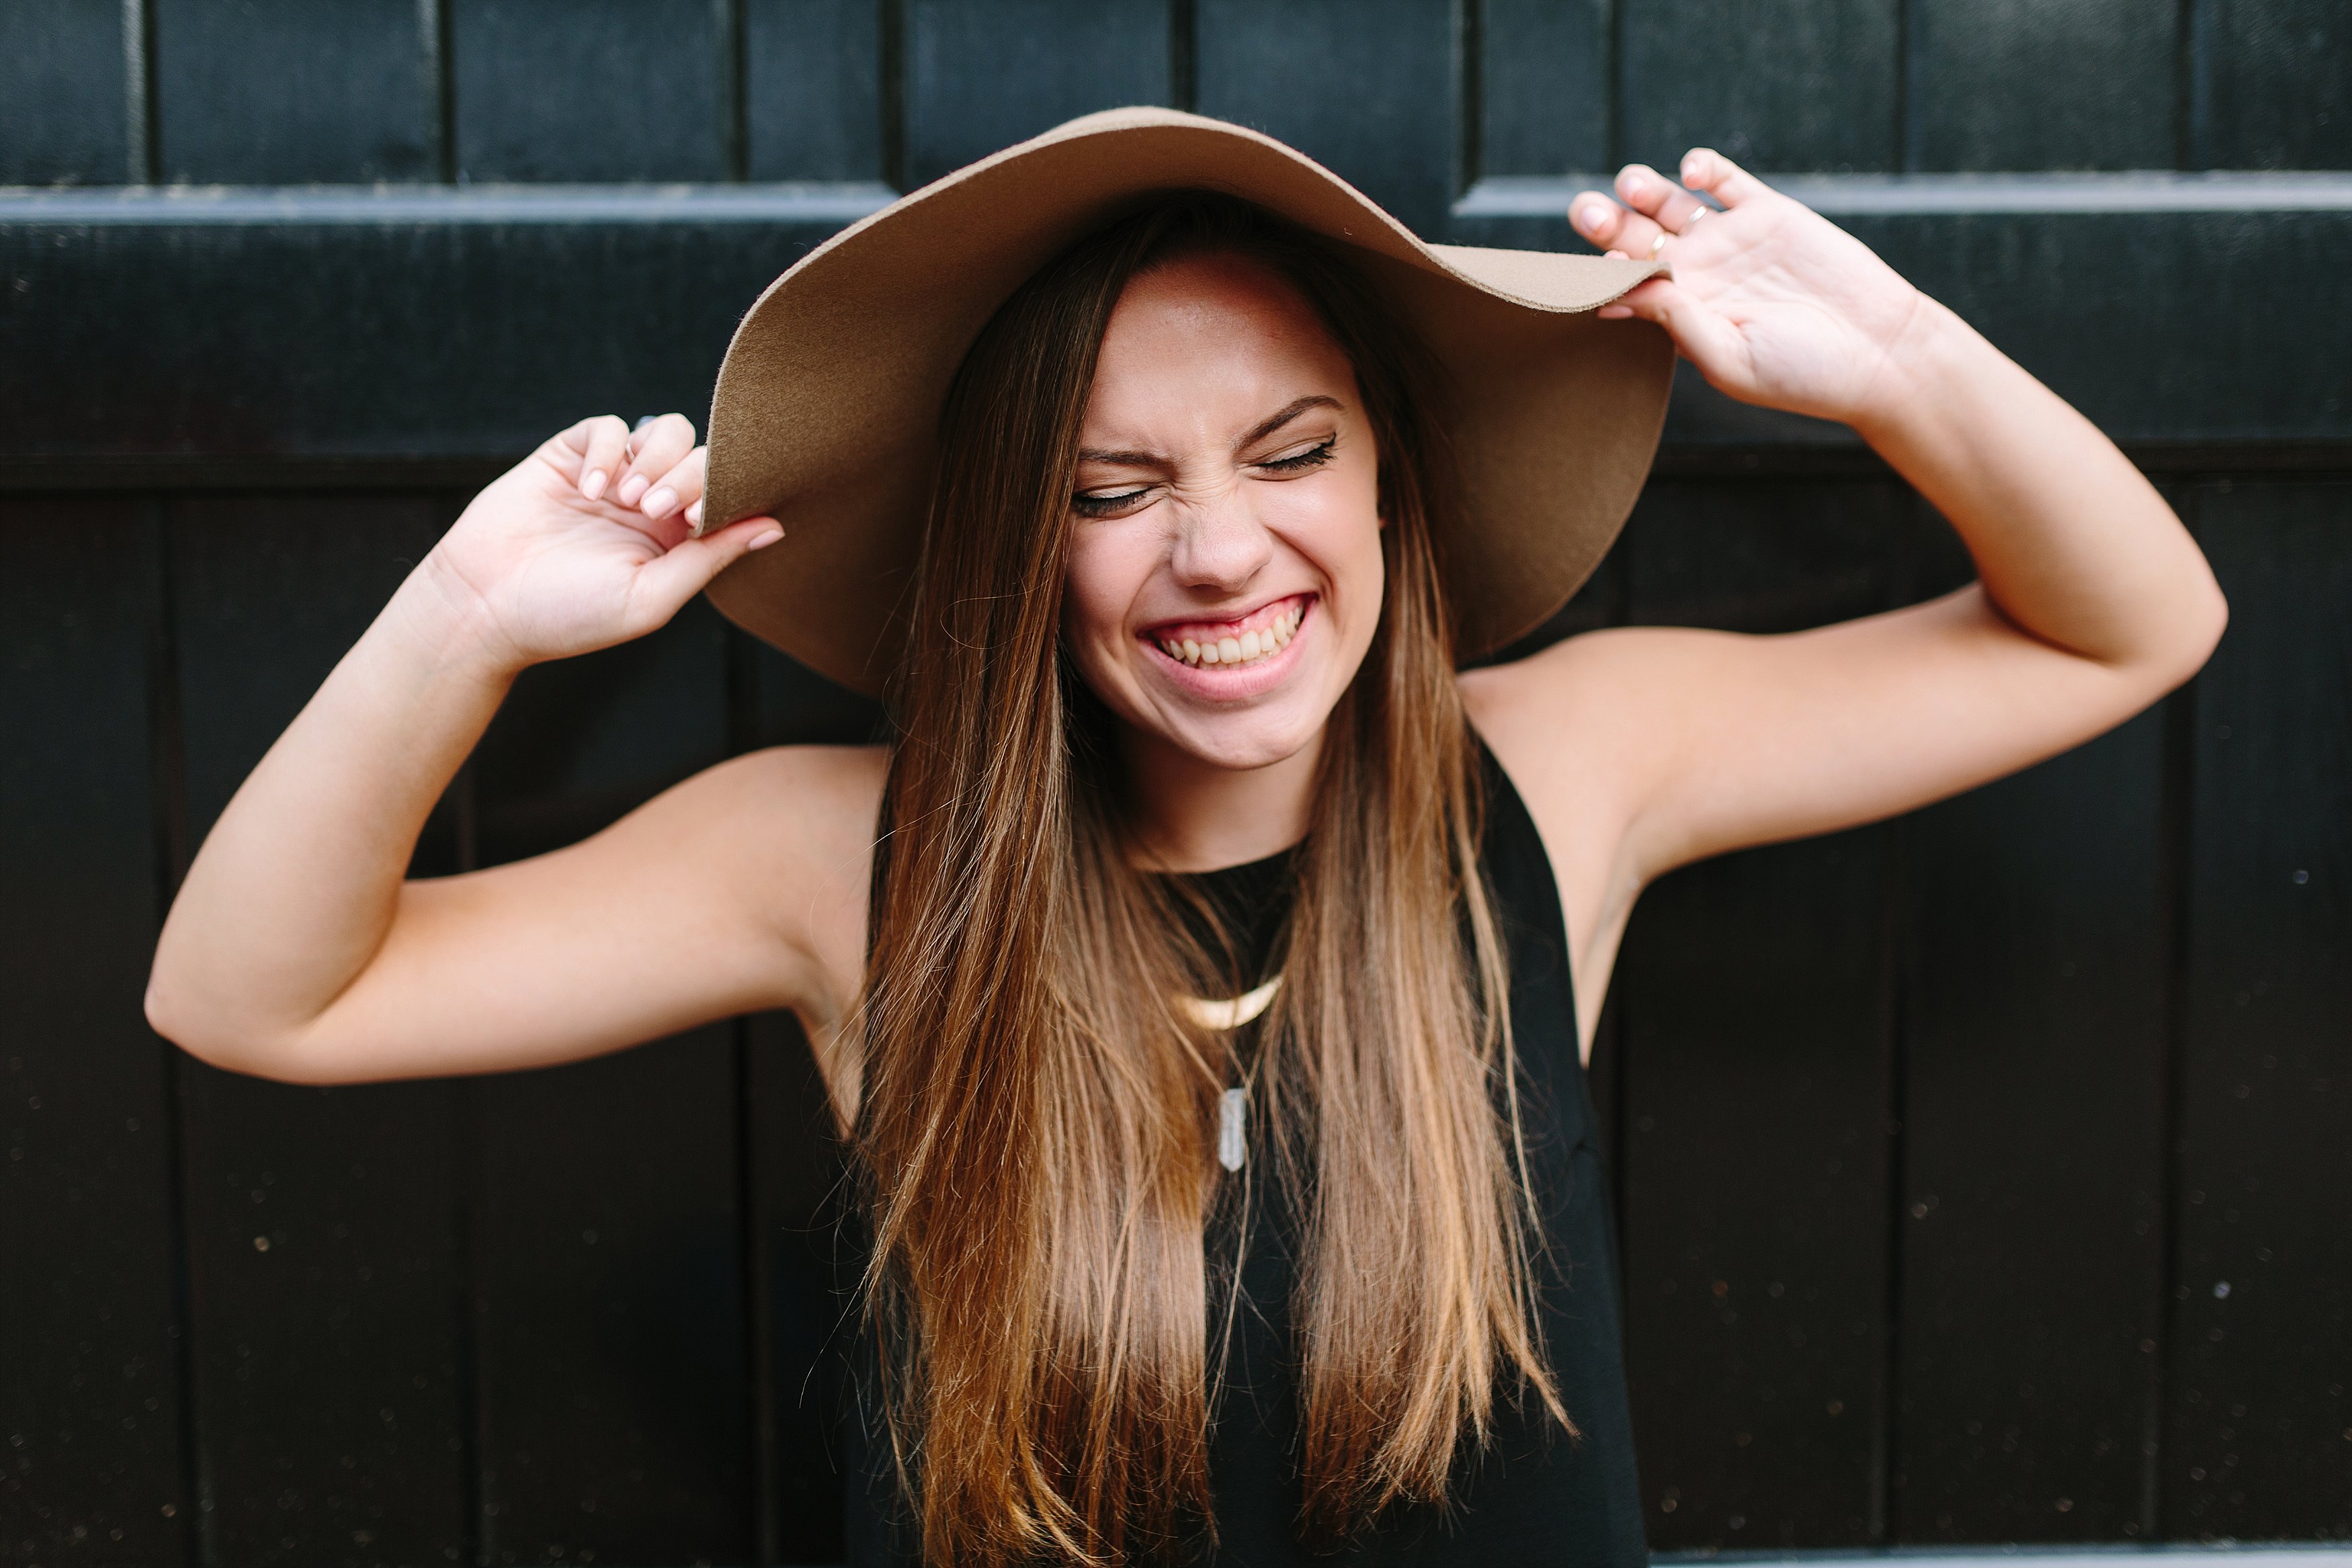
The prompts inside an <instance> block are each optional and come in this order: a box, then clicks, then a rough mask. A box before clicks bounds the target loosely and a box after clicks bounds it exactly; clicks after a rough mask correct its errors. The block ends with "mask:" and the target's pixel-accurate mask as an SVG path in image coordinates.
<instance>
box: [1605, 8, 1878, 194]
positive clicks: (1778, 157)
mask: <svg viewBox="0 0 2352 1568" xmlns="http://www.w3.org/2000/svg"><path fill="white" fill-rule="evenodd" d="M1620 25H1621V26H1622V28H1623V38H1622V46H1621V47H1622V51H1623V72H1624V75H1623V78H1622V89H1621V91H1622V107H1621V110H1620V112H1621V114H1622V117H1623V121H1624V128H1625V156H1626V157H1627V158H1629V159H1639V160H1644V161H1646V162H1651V163H1653V164H1654V165H1656V166H1657V167H1658V168H1660V169H1662V170H1664V171H1666V172H1669V173H1671V172H1673V171H1674V169H1675V165H1676V162H1678V161H1679V160H1680V159H1681V157H1682V155H1683V154H1684V152H1687V151H1688V150H1689V149H1691V148H1693V147H1699V146H1706V147H1713V148H1715V149H1717V151H1718V152H1723V153H1725V154H1726V155H1727V156H1729V157H1731V158H1733V159H1736V160H1737V161H1738V162H1741V163H1744V164H1746V165H1747V166H1748V168H1750V169H1753V170H1756V171H1758V172H1767V173H1791V172H1798V171H1807V172H1811V171H1830V172H1844V171H1856V172H1874V171H1881V170H1890V169H1893V168H1894V167H1895V157H1896V147H1895V141H1896V135H1895V131H1896V128H1895V72H1896V70H1897V68H1898V64H1897V61H1896V58H1895V32H1896V28H1895V0H1809V3H1808V4H1805V5H1747V4H1744V3H1743V0H1626V10H1625V16H1624V19H1623V21H1622V23H1621V24H1620Z"/></svg>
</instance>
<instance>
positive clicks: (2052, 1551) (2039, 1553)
mask: <svg viewBox="0 0 2352 1568" xmlns="http://www.w3.org/2000/svg"><path fill="white" fill-rule="evenodd" d="M2149 1558H2158V1559H2161V1560H2163V1561H2164V1562H2166V1563H2180V1562H2182V1561H2184V1560H2187V1561H2189V1562H2206V1563H2211V1564H2212V1565H2213V1568H2352V1549H2347V1547H2345V1546H2343V1545H2341V1544H2339V1543H2336V1542H2319V1541H2315V1542H2261V1543H2259V1544H2251V1543H2241V1542H2212V1543H2206V1542H2198V1543H2193V1544H2191V1543H2182V1544H2170V1543H2159V1544H2156V1545H2148V1546H2142V1545H2139V1544H2137V1543H2134V1542H2112V1543H2107V1544H2102V1545H2093V1546H1994V1547H1976V1548H1973V1549H1958V1550H1955V1549H1953V1548H1951V1547H1938V1546H1919V1547H1903V1546H1898V1547H1895V1548H1892V1549H1889V1550H1885V1551H1877V1550H1866V1549H1864V1550H1854V1551H1846V1552H1654V1553H1652V1554H1651V1558H1650V1561H1651V1562H1653V1563H1756V1564H1765V1563H1791V1564H1795V1563H1838V1564H1851V1565H1854V1568H1862V1565H1864V1564H1868V1563H1901V1564H1904V1565H1905V1568H1910V1565H1912V1564H1917V1565H1918V1568H2017V1565H2018V1564H2019V1563H2021V1562H2031V1563H2050V1564H2052V1565H2053V1568H2055V1565H2056V1564H2060V1563H2066V1562H2069V1561H2074V1560H2083V1559H2088V1560H2090V1561H2093V1562H2098V1563H2116V1562H2117V1561H2118V1560H2120V1561H2122V1562H2126V1563H2128V1562H2137V1561H2141V1560H2145V1559H2149Z"/></svg>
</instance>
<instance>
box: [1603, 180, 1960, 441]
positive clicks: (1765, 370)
mask: <svg viewBox="0 0 2352 1568" xmlns="http://www.w3.org/2000/svg"><path fill="white" fill-rule="evenodd" d="M1682 179H1683V183H1682V184H1680V185H1677V184H1675V183H1674V182H1673V181H1671V180H1668V179H1667V178H1665V176H1664V175H1662V174H1660V173H1659V172H1657V171H1656V170H1654V169H1653V168H1651V167H1649V166H1648V165H1647V164H1644V163H1629V164H1627V165H1626V166H1625V168H1624V170H1623V172H1621V173H1619V174H1618V176H1617V192H1616V194H1617V198H1618V199H1617V200H1616V201H1612V200H1611V199H1610V198H1609V197H1607V196H1605V195H1602V194H1601V193H1600V192H1598V191H1585V192H1580V193H1578V195H1577V197H1576V199H1575V200H1574V201H1573V202H1572V203H1570V205H1569V216H1570V221H1571V222H1572V223H1574V224H1575V225H1576V228H1577V231H1578V232H1579V233H1580V234H1581V235H1584V236H1585V237H1586V238H1587V239H1589V240H1591V242H1592V243H1593V244H1595V245H1597V246H1601V247H1602V248H1604V249H1606V250H1607V251H1609V252H1610V253H1611V254H1612V255H1625V256H1634V257H1642V256H1650V255H1657V256H1663V257H1664V259H1665V260H1666V261H1668V262H1670V263H1672V264H1673V266H1674V274H1673V276H1672V277H1654V278H1652V279H1651V280H1650V281H1649V282H1647V283H1644V284H1642V285H1641V286H1640V287H1637V288H1635V289H1633V291H1632V292H1631V293H1629V294H1627V295H1626V296H1625V297H1624V298H1622V299H1621V300H1619V301H1618V302H1617V303H1616V304H1614V305H1611V306H1606V307H1603V308H1602V309H1601V312H1600V313H1601V315H1602V316H1607V317H1619V318H1622V317H1625V316H1638V317H1640V318H1642V319H1643V320H1647V321H1655V322H1657V323H1658V324H1659V325H1660V326H1662V327H1664V328H1665V329H1666V330H1667V331H1669V332H1671V333H1673V334H1674V339H1675V347H1676V348H1677V349H1679V350H1681V351H1682V354H1683V357H1684V358H1685V359H1687V360H1689V361H1691V362H1692V363H1693V364H1695V365H1696V366H1697V367H1698V368H1699V371H1700V372H1701V373H1702V374H1704V375H1705V376H1706V379H1707V382H1709V384H1711V385H1712V386H1714V387H1715V388H1716V389H1717V391H1719V392H1726V393H1727V394H1729V395H1730V396H1732V397H1735V398H1738V400H1739V401H1740V402H1751V403H1758V404H1761V405H1762V406H1764V407H1766V408H1779V409H1786V410H1788V411H1789V412H1790V413H1803V414H1811V415H1812V416H1813V417H1815V418H1818V419H1834V420H1840V421H1843V422H1844V423H1849V424H1857V423H1864V422H1866V421H1867V420H1868V419H1869V418H1870V416H1871V415H1872V413H1874V412H1875V411H1877V410H1878V409H1880V408H1882V407H1884V406H1885V401H1886V400H1887V399H1889V398H1892V397H1895V396H1899V395H1900V390H1899V383H1900V382H1901V381H1902V380H1903V375H1902V361H1903V359H1904V350H1905V340H1906V336H1908V335H1909V334H1911V333H1912V332H1913V331H1914V330H1915V329H1917V330H1920V331H1925V330H1927V318H1928V317H1930V316H1932V315H1933V314H1934V312H1932V311H1930V310H1926V309H1923V308H1922V306H1923V305H1924V303H1925V298H1924V297H1923V296H1922V295H1921V294H1920V293H1919V291H1918V290H1917V289H1916V288H1914V287H1911V285H1909V284H1908V283H1906V282H1905V281H1904V280H1903V278H1902V277H1900V276H1898V275H1897V274H1896V272H1895V269H1894V268H1893V267H1888V266H1887V265H1886V264H1885V262H1883V261H1881V260H1879V259H1878V256H1876V254H1875V253H1874V252H1873V251H1872V250H1871V248H1870V247H1869V246H1865V245H1864V244H1863V243H1862V242H1861V241H1860V240H1858V239H1856V238H1854V237H1853V235H1850V234H1847V233H1846V232H1845V231H1844V230H1843V229H1841V228H1839V227H1838V226H1837V225H1835V224H1832V223H1831V222H1830V221H1829V220H1828V219H1827V218H1824V217H1822V215H1821V214H1818V213H1816V212H1814V211H1813V210H1812V209H1811V208H1810V207H1807V206H1805V205H1804V204H1802V203H1801V202H1797V201H1795V200H1793V199H1791V198H1790V197H1788V196H1784V195H1782V194H1781V193H1780V192H1778V191H1775V190H1773V189H1772V188H1771V187H1770V186H1769V185H1767V184H1765V183H1763V182H1762V181H1761V180H1759V179H1757V178H1756V176H1754V175H1753V174H1750V173H1748V172H1747V171H1745V170H1743V169H1741V168H1739V167H1738V165H1737V164H1735V163H1733V162H1731V161H1730V160H1729V159H1727V158H1726V157H1724V156H1723V155H1722V154H1720V153H1718V152H1710V151H1708V150H1707V149H1706V148H1696V149H1694V150H1693V151H1692V152H1689V153H1687V154H1685V157H1684V159H1683V164H1682ZM1694 191H1704V192H1706V193H1708V194H1709V195H1712V196H1713V197H1715V199H1716V200H1717V202H1719V203H1721V204H1722V209H1721V210H1720V211H1713V210H1709V211H1707V212H1706V216H1705V217H1704V218H1702V217H1700V216H1699V215H1698V214H1699V213H1700V212H1701V210H1702V209H1703V208H1705V207H1706V204H1705V203H1703V202H1701V201H1700V200H1699V198H1698V197H1697V196H1696V195H1694V194H1692V192H1694ZM1660 235H1664V242H1663V243H1660V239H1659V236H1660Z"/></svg>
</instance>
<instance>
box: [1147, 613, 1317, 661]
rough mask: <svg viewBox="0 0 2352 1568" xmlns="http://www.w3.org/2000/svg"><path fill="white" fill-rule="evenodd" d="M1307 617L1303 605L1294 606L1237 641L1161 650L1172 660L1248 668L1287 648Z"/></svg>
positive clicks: (1174, 641)
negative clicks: (1302, 618) (1236, 665)
mask: <svg viewBox="0 0 2352 1568" xmlns="http://www.w3.org/2000/svg"><path fill="white" fill-rule="evenodd" d="M1306 613H1307V608H1306V606H1304V605H1293V606H1291V607H1290V608H1289V609H1288V610H1286V611H1284V612H1282V613H1281V614H1279V615H1277V616H1276V617H1275V618H1274V622H1273V623H1272V624H1271V625H1268V626H1265V627H1264V628H1262V629H1260V630H1257V631H1254V632H1243V633H1241V634H1240V635H1239V636H1237V637H1219V638H1217V639H1216V640H1215V641H1213V642H1208V643H1202V642H1199V641H1197V640H1195V639H1193V638H1191V637H1182V638H1169V637H1163V638H1161V639H1160V648H1161V649H1162V650H1163V651H1165V652H1166V653H1167V654H1168V656H1169V657H1170V658H1171V659H1174V660H1177V661H1179V662H1180V663H1182V664H1192V665H1194V666H1199V665H1202V664H1248V663H1249V662H1250V661H1251V660H1253V659H1263V658H1265V656H1266V655H1267V654H1268V653H1273V652H1275V650H1276V649H1278V648H1281V647H1283V646H1285V645H1286V644H1287V643H1289V641H1290V639H1291V637H1292V636H1293V635H1294V634H1296V633H1297V631H1298V622H1299V619H1300V617H1302V616H1304V615H1305V614H1306Z"/></svg>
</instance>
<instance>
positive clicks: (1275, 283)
mask: <svg viewBox="0 0 2352 1568" xmlns="http://www.w3.org/2000/svg"><path fill="white" fill-rule="evenodd" d="M1354 391H1355V374H1354V371H1353V368H1352V367H1351V366H1350V365H1349V362H1348V357H1347V355H1346V354H1345V353H1344V352H1343V351H1342V350H1340V348H1339V343H1338V342H1337V341H1335V340H1333V338H1332V336H1331V333H1330V330H1329V329H1328V328H1327V327H1326V326H1325V325H1324V324H1323V318H1322V316H1321V315H1320V314H1319V313H1318V311H1317V310H1316V308H1315V307H1314V306H1313V305H1312V304H1311V303H1309V302H1308V300H1307V298H1306V296H1304V295H1303V294H1301V293H1300V292H1299V291H1298V289H1297V287H1296V286H1295V285H1293V284H1292V283H1290V282H1289V280H1287V279H1286V278H1284V277H1281V276H1280V275H1279V274H1277V273H1276V272H1274V271H1273V270H1272V269H1271V268H1269V267H1265V265H1264V264H1263V263H1260V262H1256V261H1253V260H1250V259H1249V258H1247V257H1244V256H1233V255H1224V254H1218V255H1209V256H1185V257H1182V258H1181V259H1179V260H1175V261H1171V262H1168V263H1166V264H1164V265H1162V266H1160V267H1153V268H1151V269H1150V271H1148V272H1143V273H1139V274H1138V275H1137V276H1136V277H1133V278H1131V279H1129V282H1128V285H1127V287H1126V289H1125V290H1124V291H1123V292H1122V293H1121V294H1120V295H1119V298H1118V304H1117V305H1116V306H1114V307H1113V308H1112V309H1111V317H1110V322H1109V325H1108V328H1107V329H1105V331H1104V333H1103V342H1102V352H1101V355H1100V358H1099V359H1098V360H1097V366H1096V371H1095V384H1094V390H1093V395H1092V397H1091V399H1090V400H1089V402H1088V405H1087V424H1088V426H1089V428H1092V427H1093V426H1095V425H1096V424H1097V423H1098V422H1099V421H1102V420H1117V421H1120V422H1125V421H1129V420H1133V419H1139V418H1148V417H1150V415H1151V414H1152V413H1154V412H1165V409H1166V402H1165V400H1166V399H1167V398H1168V397H1170V396H1171V395H1174V396H1181V398H1182V399H1183V400H1184V401H1185V402H1188V403H1198V402H1201V401H1202V400H1203V399H1208V400H1210V401H1213V402H1215V403H1217V404H1219V405H1223V404H1227V403H1233V404H1235V405H1244V404H1246V405H1252V406H1255V405H1256V404H1259V403H1262V402H1265V400H1266V399H1268V398H1271V399H1272V400H1273V403H1274V404H1276V405H1279V404H1281V403H1286V402H1290V401H1292V400H1293V399H1295V398H1297V397H1299V396H1301V395H1304V394H1307V393H1312V392H1320V393H1323V394H1325V395H1327V396H1332V397H1340V398H1345V399H1346V400H1347V401H1349V402H1353V401H1354V400H1353V397H1352V395H1351V394H1352V393H1353V392H1354ZM1263 413H1264V410H1263V408H1260V409H1259V410H1258V412H1257V413H1254V414H1252V415H1250V418H1251V419H1252V420H1253V421H1254V420H1255V419H1256V418H1258V417H1261V416H1262V415H1263Z"/></svg>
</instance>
